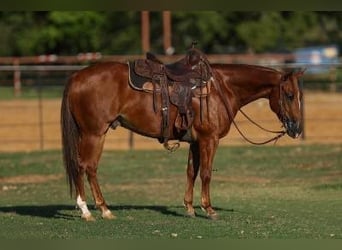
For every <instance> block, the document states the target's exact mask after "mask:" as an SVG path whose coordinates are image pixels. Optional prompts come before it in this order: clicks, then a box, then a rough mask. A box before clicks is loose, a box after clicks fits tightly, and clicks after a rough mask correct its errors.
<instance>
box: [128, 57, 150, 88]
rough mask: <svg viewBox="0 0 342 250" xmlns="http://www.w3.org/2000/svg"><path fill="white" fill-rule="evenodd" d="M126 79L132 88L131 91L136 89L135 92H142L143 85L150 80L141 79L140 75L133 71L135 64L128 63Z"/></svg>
mask: <svg viewBox="0 0 342 250" xmlns="http://www.w3.org/2000/svg"><path fill="white" fill-rule="evenodd" d="M127 64H128V68H129V70H128V72H129V73H128V79H129V81H128V82H129V85H130V86H131V87H132V88H133V89H136V90H141V91H143V90H144V88H143V86H144V84H145V83H146V82H151V79H150V78H147V77H143V76H141V75H138V74H137V73H136V72H135V71H134V68H135V62H128V63H127Z"/></svg>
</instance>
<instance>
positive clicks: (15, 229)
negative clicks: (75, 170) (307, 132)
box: [0, 145, 342, 239]
mask: <svg viewBox="0 0 342 250" xmlns="http://www.w3.org/2000/svg"><path fill="white" fill-rule="evenodd" d="M186 158H187V151H186V150H185V149H180V150H178V151H176V152H175V153H173V154H170V153H168V152H165V151H132V152H129V151H127V152H126V151H107V152H104V154H103V157H102V159H101V162H100V167H99V170H98V177H99V179H100V183H101V186H102V190H103V193H104V196H105V198H106V200H107V203H108V204H109V206H110V209H111V210H112V211H113V213H114V214H115V215H116V216H117V219H116V220H113V221H106V220H103V219H101V218H100V212H99V211H97V210H93V206H92V205H91V206H90V207H91V208H92V212H93V215H94V216H95V217H96V219H97V220H96V221H95V222H92V223H87V222H84V221H82V220H81V219H80V217H79V216H80V213H79V211H77V210H76V209H75V202H74V200H73V199H70V197H69V195H68V188H67V185H66V180H65V177H64V169H63V167H62V161H61V155H60V152H58V151H47V152H34V153H12V154H7V153H2V154H0V177H1V179H0V228H1V230H0V239H4V238H11V239H58V238H62V239H102V238H105V239H169V238H176V239H200V238H202V239H217V238H225V239H259V238H260V239H342V226H341V225H342V216H341V215H342V214H341V208H342V181H341V177H342V145H324V146H323V145H313V146H292V147H272V146H264V147H221V148H220V149H219V150H218V152H217V155H216V158H215V166H214V168H215V171H214V172H213V179H212V185H211V198H212V203H213V206H214V208H216V210H217V212H218V213H219V216H220V217H219V220H217V221H211V220H208V219H207V218H206V217H205V214H204V213H203V212H202V211H201V210H200V208H199V206H198V205H199V201H200V190H199V189H200V179H198V180H197V183H196V186H195V202H196V212H197V217H196V218H195V219H191V218H187V217H185V216H184V212H185V211H184V208H183V207H182V200H183V195H184V189H185V169H186V161H187V159H186ZM37 175H38V177H39V176H41V175H42V176H45V177H46V178H51V177H55V178H52V179H49V181H44V180H43V181H42V180H41V179H37ZM18 176H19V177H18ZM14 177H17V178H16V179H14ZM87 195H88V204H89V205H90V204H93V203H92V199H91V196H90V191H89V188H88V185H87Z"/></svg>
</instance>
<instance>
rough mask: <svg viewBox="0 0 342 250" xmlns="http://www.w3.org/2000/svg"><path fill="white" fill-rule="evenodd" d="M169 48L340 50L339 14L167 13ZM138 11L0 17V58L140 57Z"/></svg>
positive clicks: (154, 31)
mask: <svg viewBox="0 0 342 250" xmlns="http://www.w3.org/2000/svg"><path fill="white" fill-rule="evenodd" d="M171 20H172V45H173V47H174V48H175V51H176V53H184V51H185V50H186V49H187V48H189V46H190V45H191V43H192V41H194V40H197V41H198V42H199V44H198V47H199V48H201V49H203V50H205V51H206V52H207V53H234V52H247V51H249V52H269V51H288V50H292V49H294V48H298V47H303V46H307V45H319V44H330V43H334V44H338V45H341V44H342V15H341V13H340V12H312V11H310V12H309V11H306V12H301V11H295V12H289V11H286V12H284V11H249V12H247V11H244V12H239V11H233V12H232V11H187V12H185V11H173V12H171ZM140 22H141V14H140V12H139V11H114V12H99V11H44V12H29V11H26V12H1V13H0V32H1V36H0V56H21V55H36V54H47V53H56V54H60V55H74V54H77V53H81V52H92V51H98V52H101V53H103V54H139V53H141V51H142V50H141V23H140ZM150 41H151V50H152V51H154V52H156V53H164V51H163V20H162V13H161V12H154V11H150Z"/></svg>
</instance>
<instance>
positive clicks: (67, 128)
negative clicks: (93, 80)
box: [61, 80, 80, 197]
mask: <svg viewBox="0 0 342 250" xmlns="http://www.w3.org/2000/svg"><path fill="white" fill-rule="evenodd" d="M70 86H71V80H69V82H68V83H67V85H66V87H65V89H64V93H63V99H62V105H61V133H62V153H63V163H64V168H65V171H66V177H67V182H68V183H69V188H70V196H71V197H72V195H73V191H74V188H75V190H76V182H77V177H78V174H79V163H78V142H79V138H80V132H79V128H78V125H77V123H76V121H75V119H74V116H73V115H72V113H71V111H70V105H69V98H68V97H69V96H68V93H69V89H70Z"/></svg>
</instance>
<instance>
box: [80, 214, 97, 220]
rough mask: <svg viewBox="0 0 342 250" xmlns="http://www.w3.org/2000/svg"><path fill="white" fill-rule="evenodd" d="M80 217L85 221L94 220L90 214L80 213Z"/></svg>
mask: <svg viewBox="0 0 342 250" xmlns="http://www.w3.org/2000/svg"><path fill="white" fill-rule="evenodd" d="M81 218H82V219H83V220H85V221H95V218H94V217H93V216H92V215H91V214H82V216H81Z"/></svg>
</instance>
